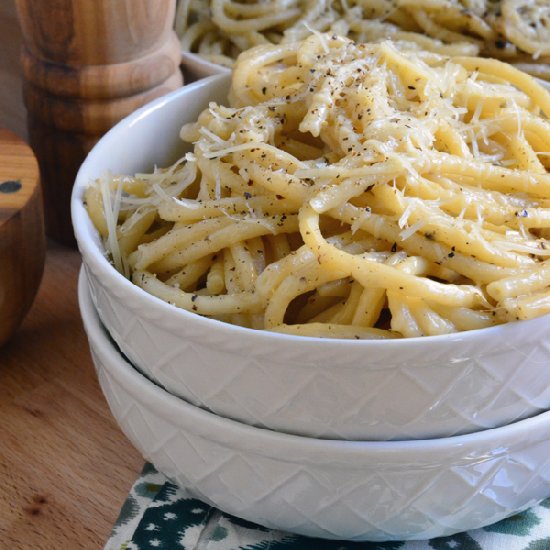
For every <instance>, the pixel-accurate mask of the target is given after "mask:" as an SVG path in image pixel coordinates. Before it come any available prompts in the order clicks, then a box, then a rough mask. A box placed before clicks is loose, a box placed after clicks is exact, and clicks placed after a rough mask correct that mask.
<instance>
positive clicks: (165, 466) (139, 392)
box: [79, 275, 550, 540]
mask: <svg viewBox="0 0 550 550" xmlns="http://www.w3.org/2000/svg"><path fill="white" fill-rule="evenodd" d="M79 299H80V308H81V313H82V318H83V320H84V326H85V328H86V331H87V333H88V339H89V342H90V348H91V351H92V357H93V360H94V363H95V366H96V369H97V372H98V376H99V381H100V383H101V387H102V389H103V392H104V393H105V396H106V398H107V401H108V402H109V405H110V407H111V410H112V412H113V415H114V416H115V418H116V419H117V421H118V423H119V424H120V426H121V428H122V430H123V431H124V433H125V434H126V435H127V436H128V438H129V439H130V440H131V441H132V443H133V444H134V445H135V446H136V447H137V448H138V449H139V450H140V451H141V452H142V453H143V456H144V457H145V458H146V459H147V460H150V461H151V462H153V464H154V465H155V466H156V468H157V469H159V470H160V471H161V472H163V473H164V474H166V475H167V476H168V477H169V478H171V479H172V480H173V481H175V482H176V483H178V484H180V485H182V486H184V487H187V488H189V489H191V490H192V491H193V492H194V493H195V494H196V496H198V497H199V498H200V499H202V500H204V501H206V502H208V503H209V504H212V505H214V506H217V507H218V508H220V509H222V510H224V511H226V512H229V513H231V514H233V515H236V516H238V517H242V518H245V519H248V520H251V521H254V522H256V523H259V524H262V525H266V526H268V527H272V528H276V529H283V530H286V531H292V532H296V533H300V534H304V535H309V536H315V537H324V538H334V539H350V540H395V539H427V538H432V537H439V536H444V535H450V534H452V533H454V532H457V531H463V530H466V529H474V528H478V527H481V526H484V525H487V524H489V523H493V522H495V521H498V520H500V519H502V518H505V517H507V516H509V515H511V514H513V513H515V512H518V511H520V510H522V509H525V508H527V507H529V506H532V505H534V504H536V503H537V502H539V501H541V500H543V499H544V498H546V497H547V496H548V495H550V413H548V412H547V413H543V414H541V415H539V416H537V417H534V418H531V419H528V420H523V421H520V422H517V423H515V424H511V425H509V426H506V427H503V428H496V429H493V430H486V431H483V432H478V433H476V434H472V435H463V436H457V437H451V438H447V439H435V440H428V441H403V442H402V441H391V442H360V441H335V440H320V439H310V438H306V437H299V436H294V435H286V434H282V433H278V432H273V431H269V430H265V429H261V428H254V427H251V426H248V425H245V424H240V423H238V422H235V421H233V420H228V419H225V418H221V417H219V416H216V415H214V414H212V413H210V412H207V411H204V410H203V409H200V408H198V407H195V406H193V405H190V404H188V403H186V402H185V401H183V400H182V399H178V398H177V397H175V396H173V395H171V394H169V393H167V392H166V391H164V390H163V389H161V388H160V387H158V386H156V385H155V384H153V383H152V382H151V381H149V380H148V379H146V378H145V377H144V376H142V375H141V374H140V373H139V372H138V371H137V370H136V369H134V368H133V367H132V365H130V363H128V362H127V361H126V360H125V359H124V358H123V356H122V355H121V354H120V352H119V351H118V350H117V349H116V348H115V347H114V345H113V344H112V343H111V341H110V340H109V338H108V336H107V333H106V331H105V330H104V329H103V327H102V325H101V323H100V320H99V317H98V315H97V313H96V311H95V309H94V306H93V303H92V300H91V298H90V295H89V292H88V285H87V281H86V278H85V276H84V275H81V278H80V281H79Z"/></svg>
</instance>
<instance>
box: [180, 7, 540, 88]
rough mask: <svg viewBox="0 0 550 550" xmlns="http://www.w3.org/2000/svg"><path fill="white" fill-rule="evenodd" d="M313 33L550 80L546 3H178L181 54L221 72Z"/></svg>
mask: <svg viewBox="0 0 550 550" xmlns="http://www.w3.org/2000/svg"><path fill="white" fill-rule="evenodd" d="M312 30H316V31H321V32H330V33H336V34H340V35H344V36H348V37H349V38H351V39H352V40H355V41H359V42H379V41H382V40H386V39H390V38H391V39H392V40H394V41H397V42H399V43H400V45H401V46H402V47H407V48H410V49H414V50H419V49H423V50H430V51H433V52H436V53H440V54H444V55H483V56H489V57H495V58H497V59H506V60H507V61H509V62H510V63H514V64H518V65H519V66H520V68H522V69H523V70H525V71H527V72H529V73H531V74H533V75H534V76H538V77H540V78H543V79H547V80H549V79H550V74H549V73H550V3H549V2H548V0H368V1H366V0H264V1H262V2H250V1H246V0H209V1H206V0H180V1H179V3H178V10H177V14H176V32H177V33H178V35H179V36H180V38H181V43H182V48H183V49H184V51H189V52H196V53H198V54H200V55H201V56H202V57H204V58H205V59H207V60H209V61H211V62H214V63H218V64H221V65H225V66H232V65H233V62H234V60H235V58H236V57H237V55H238V54H239V53H241V52H242V51H244V50H246V49H248V48H251V47H254V46H258V45H260V44H269V43H274V44H279V43H287V42H294V41H296V40H299V39H303V38H305V37H306V36H307V35H308V34H309V32H311V31H312Z"/></svg>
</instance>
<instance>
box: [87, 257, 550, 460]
mask: <svg viewBox="0 0 550 550" xmlns="http://www.w3.org/2000/svg"><path fill="white" fill-rule="evenodd" d="M78 302H79V307H80V314H81V317H82V321H83V324H84V329H85V331H86V334H87V336H88V340H89V345H90V348H91V349H92V350H93V352H94V353H96V354H97V355H98V356H99V357H100V361H101V363H102V364H103V365H104V366H106V368H107V370H108V371H109V374H110V375H111V376H112V377H114V378H115V379H116V381H117V382H118V383H119V384H120V385H122V386H123V387H124V389H125V391H127V392H128V393H130V394H131V395H132V396H133V397H134V398H135V399H137V400H138V401H140V402H141V403H142V404H143V405H144V406H145V407H147V408H149V409H152V410H153V411H154V412H155V413H156V414H158V415H159V416H161V417H162V418H163V419H164V420H166V421H168V422H170V423H171V424H173V425H176V426H178V427H180V428H183V429H185V430H187V431H190V432H192V433H194V434H195V435H198V436H201V437H204V438H206V439H210V440H212V439H213V440H215V441H217V442H218V443H221V444H222V445H225V446H230V447H231V448H234V447H235V446H237V447H239V448H246V449H247V450H248V451H251V452H254V453H256V454H261V455H264V456H268V457H274V456H280V457H284V459H285V460H289V461H292V460H294V457H300V460H303V459H304V457H305V458H306V460H309V461H315V462H321V461H322V462H327V461H329V462H331V463H332V462H334V461H338V460H345V463H346V465H347V466H354V465H355V466H360V465H364V463H365V460H366V459H367V458H368V459H369V460H371V459H372V458H374V459H376V460H377V461H379V462H380V464H385V463H387V464H388V465H391V464H393V465H401V466H402V465H404V464H413V463H414V464H425V465H428V464H431V465H436V464H440V463H441V461H442V460H444V461H445V462H448V461H449V460H452V461H455V462H469V461H472V460H486V459H492V458H495V457H499V456H504V455H507V454H508V453H509V452H510V447H512V446H514V445H516V444H520V445H522V446H526V445H528V444H529V443H536V442H539V441H540V442H543V441H548V440H549V438H550V411H546V412H543V413H541V414H539V415H537V416H533V417H530V418H527V419H524V420H519V421H517V422H514V423H511V424H508V425H505V426H502V427H498V428H491V429H486V430H481V431H478V432H474V433H472V434H465V435H456V436H451V437H445V438H435V439H423V440H421V439H419V440H400V441H399V440H398V441H357V440H356V441H351V440H333V439H316V438H310V437H306V436H299V435H293V434H287V433H284V432H278V431H274V430H269V429H266V428H259V427H254V426H250V425H247V424H243V423H241V422H238V421H236V420H233V419H230V418H225V417H221V416H218V415H216V414H214V413H212V412H210V411H208V410H205V409H202V408H200V407H197V406H195V405H192V404H190V403H188V402H187V401H185V400H183V399H181V398H178V397H176V396H174V395H172V394H170V393H169V392H167V391H166V390H165V389H163V388H162V387H161V386H158V385H157V384H155V383H154V382H152V381H151V380H149V379H148V378H146V377H145V376H144V375H143V374H141V373H140V372H139V371H138V370H137V369H136V368H135V367H134V366H133V365H131V364H130V363H129V362H128V360H127V359H126V358H125V357H124V356H123V355H122V354H121V352H120V351H119V350H118V349H116V348H115V345H114V344H113V342H112V340H111V339H110V337H109V335H108V332H107V329H106V328H105V327H104V326H103V325H102V324H101V320H100V318H99V314H98V312H97V310H96V309H95V307H94V304H93V301H92V297H91V293H90V288H89V283H88V278H87V275H86V272H85V270H84V268H83V267H82V268H81V269H80V273H79V278H78Z"/></svg>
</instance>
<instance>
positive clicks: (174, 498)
mask: <svg viewBox="0 0 550 550" xmlns="http://www.w3.org/2000/svg"><path fill="white" fill-rule="evenodd" d="M159 549H160V550H305V549H309V550H550V498H549V499H547V500H545V501H544V502H543V503H541V504H540V505H539V506H537V507H535V508H531V509H530V510H527V511H526V512H523V513H521V514H518V515H516V516H513V517H511V518H508V519H505V520H502V521H499V522H498V523H495V524H494V525H490V526H489V527H485V528H483V529H477V530H475V531H469V532H467V533H459V534H457V535H453V536H450V537H443V538H438V539H431V540H428V541H414V542H399V541H397V542H345V541H327V540H321V539H311V538H307V537H302V536H299V535H292V534H290V533H283V532H281V531H274V530H272V529H266V528H265V527H260V526H259V525H255V524H253V523H250V522H248V521H244V520H242V519H238V518H236V517H233V516H230V515H228V514H224V513H223V512H220V511H219V510H217V509H216V508H212V507H211V506H208V505H206V504H204V503H203V502H201V501H200V500H197V499H196V498H193V497H192V496H191V495H189V493H188V492H186V491H185V490H184V489H181V488H179V487H177V486H176V485H174V484H173V483H171V482H170V481H168V480H167V479H166V477H164V476H163V475H162V474H160V473H159V472H157V471H156V470H155V469H154V468H153V466H152V465H151V464H146V465H145V466H144V468H143V471H142V472H141V475H140V477H139V478H138V480H137V481H136V482H135V483H134V485H133V487H132V489H131V491H130V494H129V495H128V498H127V499H126V502H125V503H124V505H123V506H122V510H121V511H120V516H119V518H118V520H117V522H116V525H115V527H114V529H113V532H112V535H111V538H110V539H109V541H108V542H107V545H106V546H105V550H159Z"/></svg>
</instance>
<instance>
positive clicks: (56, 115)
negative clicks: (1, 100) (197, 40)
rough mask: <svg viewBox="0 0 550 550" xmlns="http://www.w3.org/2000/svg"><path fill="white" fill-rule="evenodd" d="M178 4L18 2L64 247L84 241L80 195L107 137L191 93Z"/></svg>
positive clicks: (34, 135) (37, 144)
mask: <svg viewBox="0 0 550 550" xmlns="http://www.w3.org/2000/svg"><path fill="white" fill-rule="evenodd" d="M175 1H176V0H16V6H17V11H18V15H19V21H20V24H21V28H22V32H23V41H24V46H23V53H22V66H23V76H24V84H23V95H24V100H25V104H26V107H27V121H28V130H29V141H30V143H31V146H32V148H33V150H34V152H35V155H36V157H37V159H38V163H39V165H40V171H41V177H42V184H43V190H44V202H45V218H46V231H47V233H48V235H49V236H51V237H53V238H54V239H56V240H59V241H61V242H65V243H73V242H74V237H73V231H72V226H71V222H70V195H71V189H72V185H73V182H74V179H75V176H76V173H77V171H78V168H79V167H80V164H81V163H82V161H83V160H84V158H85V157H86V154H87V153H88V152H89V150H90V149H91V148H92V146H93V145H94V144H95V142H96V141H97V140H98V139H99V137H101V135H102V134H103V133H105V132H106V131H107V130H108V129H109V128H110V127H111V126H113V125H114V124H115V123H116V122H118V121H119V120H120V119H121V118H123V117H125V116H126V115H128V114H130V113H131V112H132V111H134V110H135V109H136V108H138V107H140V106H141V105H143V104H145V103H147V102H148V101H151V100H152V99H154V98H156V97H159V96H161V95H164V94H166V93H168V92H170V91H172V90H174V89H176V88H177V87H179V86H181V85H182V83H183V82H182V76H181V72H180V70H179V63H180V47H179V41H178V39H177V37H176V35H175V33H174V31H173V20H174V15H175ZM129 153H131V152H130V151H129Z"/></svg>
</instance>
